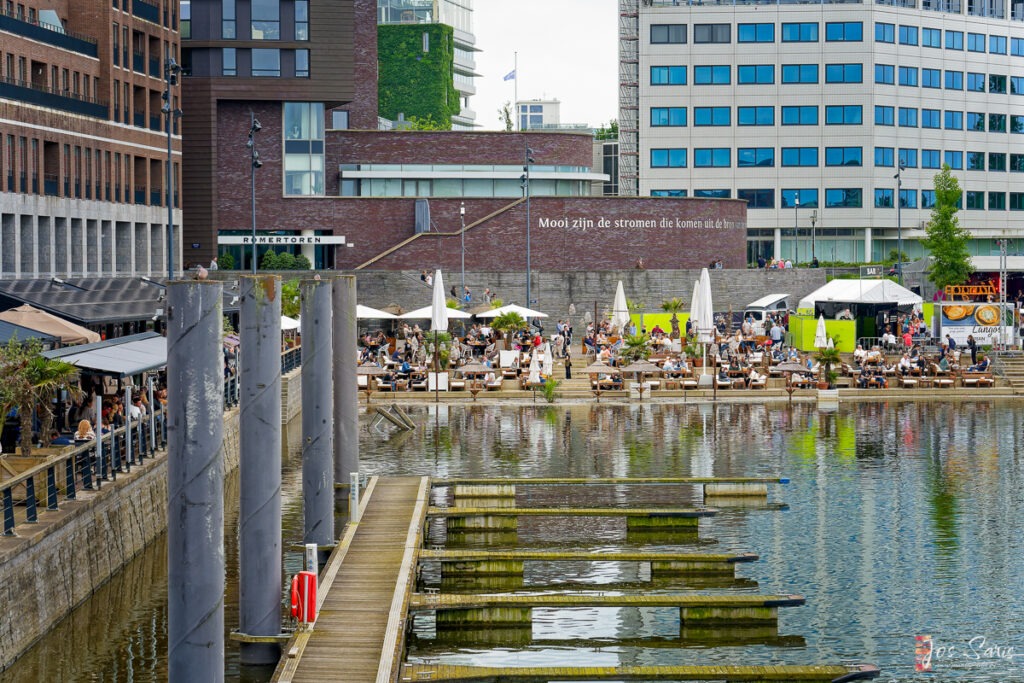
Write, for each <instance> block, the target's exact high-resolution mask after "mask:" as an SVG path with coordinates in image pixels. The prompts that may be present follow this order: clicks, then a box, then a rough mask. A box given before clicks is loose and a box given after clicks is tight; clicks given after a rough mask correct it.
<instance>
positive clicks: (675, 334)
mask: <svg viewBox="0 0 1024 683" xmlns="http://www.w3.org/2000/svg"><path fill="white" fill-rule="evenodd" d="M685 307H686V304H684V303H683V300H682V299H680V298H679V297H673V298H671V299H666V300H665V301H662V302H661V310H663V311H665V312H666V313H671V314H672V319H671V320H669V323H670V324H671V325H672V331H671V332H670V333H669V335H668V338H669V339H671V340H673V341H675V340H676V339H679V336H680V335H679V312H680V311H682V310H683V308H685Z"/></svg>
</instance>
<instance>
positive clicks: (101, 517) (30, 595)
mask: <svg viewBox="0 0 1024 683" xmlns="http://www.w3.org/2000/svg"><path fill="white" fill-rule="evenodd" d="M300 388H301V378H300V371H299V370H295V371H293V372H291V373H289V374H288V375H285V376H284V377H283V378H282V383H281V394H282V401H283V410H282V414H283V415H287V416H291V417H294V416H295V415H297V414H298V412H299V410H301V400H300V398H295V396H300V397H301V390H300ZM223 457H224V469H225V472H230V471H232V470H234V469H235V468H236V467H238V460H239V418H238V409H237V408H234V409H231V410H229V411H227V412H225V413H224V445H223ZM166 528H167V458H166V452H165V451H160V452H159V453H158V455H157V457H156V458H154V459H150V460H146V461H145V463H144V464H143V465H142V466H134V467H132V471H131V472H130V473H129V474H118V475H117V480H116V481H108V482H104V483H103V487H102V488H101V489H100V490H98V491H95V490H94V491H79V492H78V499H77V500H73V501H64V502H62V503H61V505H60V510H58V511H56V512H54V511H44V510H42V509H41V510H40V515H39V522H38V523H37V524H31V525H30V524H21V525H19V526H18V527H17V528H16V535H15V536H13V537H0V604H3V605H5V606H6V608H5V609H4V612H3V614H2V615H0V671H3V670H4V669H6V668H7V667H9V666H10V665H11V663H12V662H14V660H16V659H17V658H18V657H19V656H21V655H22V654H23V653H24V652H25V651H26V650H27V649H28V648H30V647H31V646H32V644H33V643H35V642H36V641H37V640H38V639H39V638H41V637H42V636H43V635H44V634H46V633H47V632H48V631H49V630H50V629H51V628H53V626H54V625H55V624H56V623H58V622H59V621H60V620H61V619H63V618H64V617H66V616H67V615H68V614H70V613H71V611H72V610H73V609H74V608H75V607H77V606H78V605H80V604H82V602H84V601H85V599H86V598H88V597H89V596H90V595H92V594H93V593H94V592H95V591H96V590H97V589H99V588H100V587H101V586H102V585H103V584H104V583H106V582H107V581H108V580H109V579H110V578H111V577H113V576H115V575H116V574H117V573H118V572H120V571H121V570H122V568H123V567H124V566H125V565H126V564H128V562H130V561H131V559H132V558H134V557H135V556H136V555H138V554H139V553H140V552H141V551H142V549H143V548H145V547H146V546H147V545H148V544H149V543H150V542H152V541H153V540H154V539H155V538H157V537H158V536H159V535H160V534H161V533H162V532H163V531H165V530H166Z"/></svg>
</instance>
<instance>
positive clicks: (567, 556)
mask: <svg viewBox="0 0 1024 683" xmlns="http://www.w3.org/2000/svg"><path fill="white" fill-rule="evenodd" d="M428 560H432V561H435V562H477V561H483V560H524V561H527V560H529V561H535V562H657V561H675V562H708V563H711V562H714V563H723V564H732V563H735V562H756V561H757V560H758V555H757V553H739V554H729V553H674V552H665V551H651V552H630V551H615V552H610V553H603V552H594V551H587V550H527V549H518V548H517V549H512V550H462V549H441V550H421V551H420V561H422V562H425V561H428Z"/></svg>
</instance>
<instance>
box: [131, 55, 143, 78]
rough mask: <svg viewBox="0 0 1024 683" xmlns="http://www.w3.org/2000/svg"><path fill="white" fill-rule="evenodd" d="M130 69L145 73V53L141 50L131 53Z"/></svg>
mask: <svg viewBox="0 0 1024 683" xmlns="http://www.w3.org/2000/svg"><path fill="white" fill-rule="evenodd" d="M132 70H133V71H135V72H136V73H140V74H144V73H146V55H144V54H143V53H141V52H133V53H132Z"/></svg>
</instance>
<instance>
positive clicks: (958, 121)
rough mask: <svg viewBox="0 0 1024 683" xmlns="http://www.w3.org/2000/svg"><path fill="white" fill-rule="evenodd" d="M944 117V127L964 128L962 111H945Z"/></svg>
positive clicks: (950, 128) (949, 128) (951, 128)
mask: <svg viewBox="0 0 1024 683" xmlns="http://www.w3.org/2000/svg"><path fill="white" fill-rule="evenodd" d="M945 119H946V121H945V128H947V129H948V130H963V129H964V113H963V112H962V111H947V112H946V116H945Z"/></svg>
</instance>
